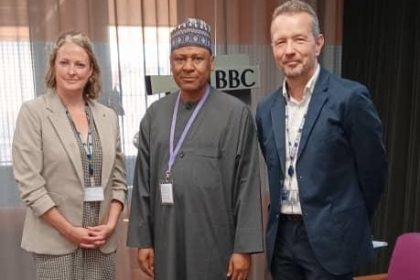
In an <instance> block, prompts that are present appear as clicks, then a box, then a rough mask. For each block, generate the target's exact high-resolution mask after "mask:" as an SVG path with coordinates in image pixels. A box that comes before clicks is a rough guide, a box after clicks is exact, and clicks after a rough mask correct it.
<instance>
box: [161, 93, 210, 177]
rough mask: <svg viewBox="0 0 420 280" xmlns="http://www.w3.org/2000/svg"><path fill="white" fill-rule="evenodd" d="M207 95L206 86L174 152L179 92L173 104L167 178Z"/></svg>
mask: <svg viewBox="0 0 420 280" xmlns="http://www.w3.org/2000/svg"><path fill="white" fill-rule="evenodd" d="M209 93H210V87H209V86H207V89H206V93H205V94H204V96H203V97H202V98H201V100H200V102H198V104H197V107H196V108H195V109H194V112H193V113H192V115H191V117H190V119H189V120H188V122H187V124H186V125H185V127H184V130H183V131H182V134H181V137H180V138H179V140H178V143H177V144H176V147H175V150H174V137H175V125H176V116H177V115H178V107H179V99H180V96H181V92H180V93H179V94H178V98H177V99H176V103H175V108H174V113H173V115H172V124H171V135H170V137H169V161H168V171H166V176H167V177H168V176H170V174H171V170H172V165H173V164H174V162H175V159H176V156H177V155H178V153H179V150H180V149H181V146H182V144H183V143H184V140H185V137H186V136H187V133H188V131H189V130H190V128H191V126H192V124H193V122H194V120H195V118H196V117H197V115H198V112H200V110H201V108H202V107H203V105H204V102H206V100H207V97H208V96H209Z"/></svg>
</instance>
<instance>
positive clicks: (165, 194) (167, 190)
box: [160, 182, 174, 205]
mask: <svg viewBox="0 0 420 280" xmlns="http://www.w3.org/2000/svg"><path fill="white" fill-rule="evenodd" d="M160 197H161V198H162V204H166V205H172V204H174V191H173V185H172V182H162V183H161V184H160Z"/></svg>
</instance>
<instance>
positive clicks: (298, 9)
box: [272, 0, 321, 37]
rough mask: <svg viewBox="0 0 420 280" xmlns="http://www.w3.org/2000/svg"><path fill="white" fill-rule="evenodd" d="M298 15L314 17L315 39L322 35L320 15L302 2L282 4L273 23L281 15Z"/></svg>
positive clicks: (296, 0) (294, 0)
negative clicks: (304, 14)
mask: <svg viewBox="0 0 420 280" xmlns="http://www.w3.org/2000/svg"><path fill="white" fill-rule="evenodd" d="M297 13H307V14H309V15H310V16H311V17H312V33H313V34H314V36H315V37H317V36H318V35H319V34H320V33H321V31H320V28H319V20H318V15H317V14H316V13H315V11H314V9H313V8H312V7H311V5H309V4H308V3H306V2H303V1H300V0H290V1H287V2H285V3H283V4H281V5H280V6H278V7H277V8H276V9H275V10H274V12H273V16H272V21H274V20H275V19H276V18H277V17H278V16H279V15H284V14H297Z"/></svg>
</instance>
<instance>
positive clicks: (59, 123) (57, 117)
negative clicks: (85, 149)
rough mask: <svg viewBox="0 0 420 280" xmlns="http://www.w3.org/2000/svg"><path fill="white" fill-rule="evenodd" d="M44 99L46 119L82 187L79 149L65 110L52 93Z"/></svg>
mask: <svg viewBox="0 0 420 280" xmlns="http://www.w3.org/2000/svg"><path fill="white" fill-rule="evenodd" d="M45 98H46V103H47V110H48V111H49V112H50V114H48V119H49V120H50V121H51V124H52V125H53V127H54V129H55V132H56V133H57V135H58V137H59V138H60V140H61V144H62V145H63V147H64V149H65V150H66V152H67V155H68V157H69V158H70V160H71V162H72V164H73V167H74V169H75V171H76V173H77V176H78V177H79V180H80V184H81V185H82V186H83V185H84V180H83V166H82V158H81V155H80V149H79V147H78V145H77V143H76V141H75V139H74V133H73V129H72V127H71V125H70V122H69V120H68V118H67V115H66V108H65V107H64V105H63V104H62V103H61V101H60V99H59V97H58V96H57V95H56V94H55V93H53V92H50V93H48V94H47V95H46V97H45Z"/></svg>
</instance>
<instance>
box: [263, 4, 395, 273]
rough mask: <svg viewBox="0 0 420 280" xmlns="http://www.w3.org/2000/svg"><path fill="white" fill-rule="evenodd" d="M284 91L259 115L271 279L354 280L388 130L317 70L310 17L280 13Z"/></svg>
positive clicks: (360, 95)
mask: <svg viewBox="0 0 420 280" xmlns="http://www.w3.org/2000/svg"><path fill="white" fill-rule="evenodd" d="M271 40H272V49H273V54H274V58H275V60H276V63H277V65H278V67H279V69H280V70H281V71H282V73H283V74H284V77H285V78H284V81H283V85H282V87H280V88H279V89H278V90H276V91H274V92H273V93H272V94H270V95H269V96H266V97H265V98H264V99H263V100H262V101H261V103H260V104H259V105H258V107H257V113H256V121H257V127H258V138H259V142H260V146H261V150H262V153H263V155H264V158H265V161H266V164H267V169H268V182H269V189H270V207H269V218H268V225H267V238H266V242H267V246H266V247H267V257H268V265H269V269H270V271H271V273H272V275H273V279H274V280H277V279H279V280H280V279H282V280H283V279H293V280H298V279H322V280H328V279H352V274H353V273H352V271H353V270H354V269H355V268H357V267H358V266H359V265H361V264H363V263H365V262H366V261H368V260H369V258H370V257H372V254H373V247H372V242H371V230H370V222H371V219H372V215H373V214H374V210H375V208H376V206H377V203H378V200H379V198H380V196H381V194H382V192H383V187H384V183H385V177H386V165H387V164H386V159H385V150H384V145H383V141H382V124H381V121H380V119H379V117H378V114H377V111H376V110H375V108H374V105H373V103H372V101H371V99H370V95H369V92H368V89H367V88H366V87H365V86H363V85H361V84H359V83H357V82H354V81H350V80H345V79H342V78H339V77H337V76H335V75H333V74H331V73H329V72H327V71H326V70H325V69H323V68H322V67H320V65H319V63H318V56H319V54H320V52H321V49H322V47H323V45H324V37H323V35H322V34H320V31H319V23H318V18H317V15H316V13H315V12H314V11H313V9H312V8H311V7H310V6H309V5H308V4H306V3H305V2H302V1H295V0H294V1H289V2H286V3H284V4H283V5H281V6H279V7H278V8H276V10H275V11H274V13H273V19H272V24H271Z"/></svg>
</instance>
